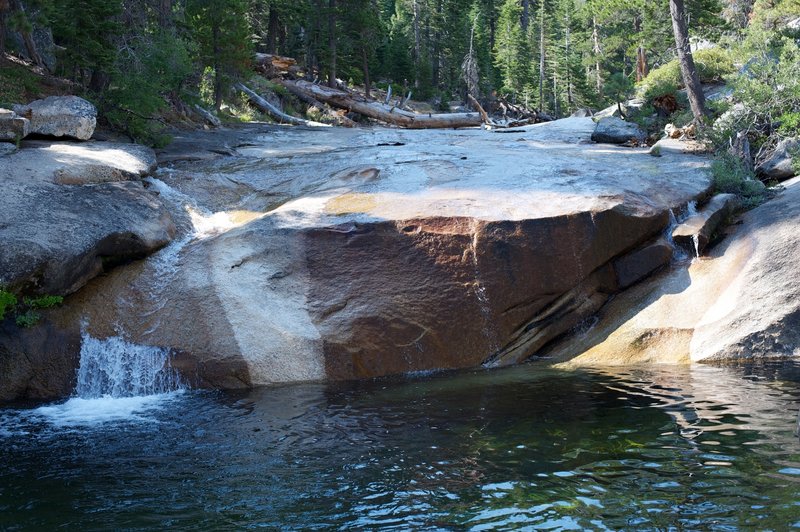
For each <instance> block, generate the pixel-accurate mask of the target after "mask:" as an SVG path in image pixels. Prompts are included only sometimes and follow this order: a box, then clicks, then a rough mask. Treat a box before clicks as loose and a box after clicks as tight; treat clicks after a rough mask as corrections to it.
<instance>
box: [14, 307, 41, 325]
mask: <svg viewBox="0 0 800 532" xmlns="http://www.w3.org/2000/svg"><path fill="white" fill-rule="evenodd" d="M40 319H42V315H41V314H39V313H38V312H36V311H35V310H28V311H27V312H25V313H23V314H17V318H16V320H15V321H16V323H17V327H22V328H23V329H27V328H29V327H33V326H34V325H36V324H37V323H39V320H40Z"/></svg>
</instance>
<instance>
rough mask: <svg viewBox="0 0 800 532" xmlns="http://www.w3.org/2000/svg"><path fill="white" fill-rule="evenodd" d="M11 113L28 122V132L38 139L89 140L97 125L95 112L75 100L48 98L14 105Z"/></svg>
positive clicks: (72, 98)
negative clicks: (68, 138)
mask: <svg viewBox="0 0 800 532" xmlns="http://www.w3.org/2000/svg"><path fill="white" fill-rule="evenodd" d="M14 112H15V113H17V114H18V115H20V116H24V117H25V118H27V119H28V120H30V122H31V124H30V132H31V133H35V134H37V135H47V136H52V137H72V138H75V139H79V140H88V139H90V138H91V137H92V133H94V128H95V126H96V125H97V109H96V108H95V106H94V105H92V104H91V102H88V101H86V100H84V99H83V98H79V97H78V96H50V97H47V98H45V99H44V100H36V101H34V102H31V103H29V104H28V105H15V106H14Z"/></svg>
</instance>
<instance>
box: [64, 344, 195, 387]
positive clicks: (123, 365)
mask: <svg viewBox="0 0 800 532" xmlns="http://www.w3.org/2000/svg"><path fill="white" fill-rule="evenodd" d="M182 388H183V385H182V384H181V379H180V377H179V375H178V373H177V372H176V371H175V370H174V369H172V366H171V365H170V353H169V350H168V349H165V348H163V347H153V346H147V345H137V344H132V343H130V342H128V341H126V340H125V339H124V338H122V337H120V336H112V337H111V338H106V339H105V340H98V339H97V338H93V337H91V336H89V335H88V334H85V333H84V334H83V338H82V343H81V359H80V367H79V368H78V383H77V387H76V388H75V393H76V395H77V396H78V397H81V398H84V399H96V398H99V397H136V396H143V395H157V394H162V393H168V392H173V391H177V390H180V389H182Z"/></svg>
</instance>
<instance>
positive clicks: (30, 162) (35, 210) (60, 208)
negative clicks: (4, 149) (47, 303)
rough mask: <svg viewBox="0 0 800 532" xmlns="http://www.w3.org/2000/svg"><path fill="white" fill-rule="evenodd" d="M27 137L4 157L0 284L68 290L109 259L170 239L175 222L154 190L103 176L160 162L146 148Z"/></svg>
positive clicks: (151, 248)
mask: <svg viewBox="0 0 800 532" xmlns="http://www.w3.org/2000/svg"><path fill="white" fill-rule="evenodd" d="M23 144H24V145H23V149H21V150H20V151H19V152H17V153H15V154H12V155H10V156H7V157H3V158H2V159H0V175H3V176H4V177H5V179H4V181H3V194H2V195H0V286H4V287H6V288H7V289H25V290H31V291H34V292H38V293H42V294H60V295H63V294H69V293H72V292H74V291H76V290H78V289H79V288H80V287H81V286H83V285H84V284H85V283H86V282H87V281H88V280H89V279H91V278H92V277H94V276H96V275H97V274H99V273H101V272H102V271H103V269H104V264H105V265H109V264H113V263H115V262H119V261H124V260H128V259H131V258H137V257H142V256H146V255H148V254H149V253H152V252H153V251H155V250H156V249H159V248H160V247H163V246H164V245H165V244H167V243H168V242H169V241H170V239H171V237H172V235H173V234H174V231H175V227H174V225H173V223H172V220H171V217H170V214H169V212H167V211H166V209H165V208H164V206H163V205H162V204H161V202H160V201H159V200H158V198H157V197H156V196H155V195H154V194H152V193H150V192H148V191H146V190H145V189H144V187H143V186H142V184H141V183H139V182H116V183H112V182H105V181H108V180H109V179H108V178H109V176H112V175H113V176H117V177H118V178H124V177H127V176H134V175H139V174H140V173H141V172H145V171H147V170H148V169H149V168H150V167H151V165H152V164H153V162H154V161H153V159H152V152H148V149H147V148H145V149H143V148H141V147H139V146H134V145H123V144H111V143H96V144H93V145H91V146H90V145H83V144H82V145H76V144H71V143H64V142H56V143H46V142H32V143H29V142H25V143H23ZM83 171H85V172H86V174H85V175H83V176H82V175H81V174H80V172H83ZM65 176H72V177H71V178H70V179H65ZM84 177H85V179H83V178H84ZM98 177H102V179H96V178H98ZM93 178H94V179H93ZM63 181H72V182H85V183H88V182H100V184H96V185H93V186H64V185H61V184H59V183H61V182H63Z"/></svg>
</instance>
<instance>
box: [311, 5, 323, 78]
mask: <svg viewBox="0 0 800 532" xmlns="http://www.w3.org/2000/svg"><path fill="white" fill-rule="evenodd" d="M313 28H314V29H313V31H312V33H311V42H310V43H309V50H308V55H309V60H308V66H309V67H311V70H316V71H319V55H320V54H319V52H320V46H321V43H322V0H314V24H313Z"/></svg>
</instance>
